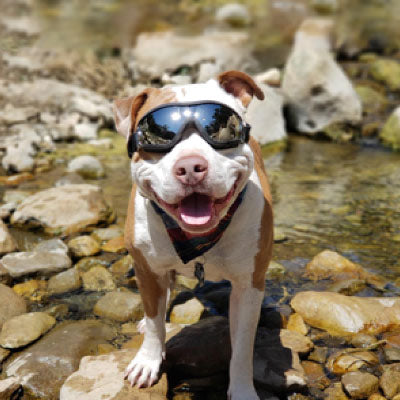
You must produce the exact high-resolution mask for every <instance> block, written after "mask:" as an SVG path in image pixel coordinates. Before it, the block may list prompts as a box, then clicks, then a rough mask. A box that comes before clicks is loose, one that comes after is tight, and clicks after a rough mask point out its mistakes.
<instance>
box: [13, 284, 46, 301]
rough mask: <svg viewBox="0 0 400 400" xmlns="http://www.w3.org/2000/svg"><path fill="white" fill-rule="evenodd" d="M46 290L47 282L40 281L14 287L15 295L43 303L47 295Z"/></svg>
mask: <svg viewBox="0 0 400 400" xmlns="http://www.w3.org/2000/svg"><path fill="white" fill-rule="evenodd" d="M46 289H47V282H46V281H44V280H38V279H31V280H29V281H26V282H22V283H17V284H16V285H14V286H13V290H14V292H15V293H17V294H18V295H20V296H22V297H24V298H26V299H29V300H32V301H41V300H42V298H43V297H44V296H46V294H47V290H46Z"/></svg>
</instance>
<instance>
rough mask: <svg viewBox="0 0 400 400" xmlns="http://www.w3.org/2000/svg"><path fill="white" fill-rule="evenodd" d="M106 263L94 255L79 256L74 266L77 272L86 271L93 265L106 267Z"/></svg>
mask: <svg viewBox="0 0 400 400" xmlns="http://www.w3.org/2000/svg"><path fill="white" fill-rule="evenodd" d="M107 266H108V263H107V262H106V261H104V260H101V259H100V258H96V257H84V258H81V259H80V260H79V261H78V262H77V263H76V264H75V268H76V269H77V270H78V271H79V272H88V271H89V270H90V269H92V268H93V267H107Z"/></svg>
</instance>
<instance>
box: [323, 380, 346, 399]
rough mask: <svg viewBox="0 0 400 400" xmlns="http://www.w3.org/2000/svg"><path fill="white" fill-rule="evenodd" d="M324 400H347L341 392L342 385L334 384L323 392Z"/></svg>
mask: <svg viewBox="0 0 400 400" xmlns="http://www.w3.org/2000/svg"><path fill="white" fill-rule="evenodd" d="M324 395H325V399H326V400H348V399H349V398H348V397H347V396H346V393H344V392H343V388H342V384H341V383H340V382H338V383H334V384H333V386H332V387H330V388H328V389H326V390H325V391H324Z"/></svg>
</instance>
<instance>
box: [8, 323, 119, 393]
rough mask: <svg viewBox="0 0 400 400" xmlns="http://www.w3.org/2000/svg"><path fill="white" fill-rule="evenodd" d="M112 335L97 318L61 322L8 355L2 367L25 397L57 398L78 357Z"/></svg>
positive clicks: (113, 333) (78, 359)
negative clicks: (30, 343) (40, 337)
mask: <svg viewBox="0 0 400 400" xmlns="http://www.w3.org/2000/svg"><path fill="white" fill-rule="evenodd" d="M114 335H115V332H114V330H113V329H111V328H109V327H108V326H106V325H104V324H102V323H101V322H99V321H76V322H66V323H62V324H60V325H59V326H58V327H56V328H55V329H53V330H52V331H51V332H50V333H48V334H47V335H46V336H44V337H43V338H42V339H41V340H39V341H38V342H37V343H35V344H33V345H32V346H30V347H29V348H27V349H26V350H24V351H22V352H21V353H18V354H16V355H15V356H13V357H11V358H10V360H9V361H7V363H6V365H5V368H4V370H5V373H6V375H7V376H8V377H16V378H17V379H19V381H20V382H21V384H22V386H23V388H24V393H25V394H26V395H27V396H31V397H33V398H40V399H43V400H53V399H57V398H58V396H59V391H60V387H61V385H62V384H63V383H64V381H65V379H66V378H67V377H68V376H69V375H71V374H72V373H73V372H74V371H76V370H77V369H78V366H79V362H80V360H81V358H82V357H84V356H86V355H89V354H93V352H94V351H96V349H97V345H98V344H99V343H104V342H106V341H107V340H111V339H112V338H113V337H114Z"/></svg>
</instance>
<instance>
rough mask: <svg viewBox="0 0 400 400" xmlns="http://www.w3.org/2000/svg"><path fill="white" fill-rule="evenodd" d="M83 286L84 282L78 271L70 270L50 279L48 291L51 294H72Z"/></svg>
mask: <svg viewBox="0 0 400 400" xmlns="http://www.w3.org/2000/svg"><path fill="white" fill-rule="evenodd" d="M81 286H82V280H81V277H80V275H79V272H78V270H76V269H75V268H70V269H68V270H67V271H64V272H60V273H59V274H57V275H54V276H52V277H51V278H50V279H49V285H48V291H49V293H50V294H61V293H67V292H72V291H74V290H77V289H79V288H80V287H81Z"/></svg>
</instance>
